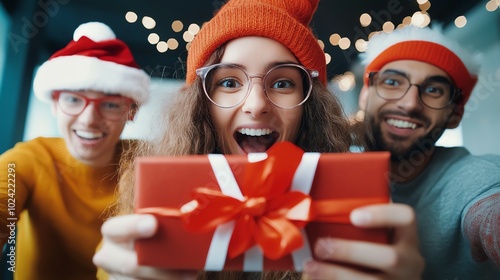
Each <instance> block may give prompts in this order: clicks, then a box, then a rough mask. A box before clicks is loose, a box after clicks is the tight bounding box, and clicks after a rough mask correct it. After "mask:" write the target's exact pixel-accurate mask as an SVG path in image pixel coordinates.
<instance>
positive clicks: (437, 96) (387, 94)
mask: <svg viewBox="0 0 500 280" xmlns="http://www.w3.org/2000/svg"><path fill="white" fill-rule="evenodd" d="M368 78H369V83H370V86H374V87H375V91H376V92H377V95H378V96H380V97H381V98H383V99H385V100H398V99H401V98H403V96H405V95H406V93H407V92H408V91H409V90H410V88H411V87H412V86H416V87H417V88H418V96H419V98H420V101H421V102H422V104H424V105H425V106H427V107H429V108H431V109H444V108H446V107H448V106H449V105H450V104H452V103H453V102H454V101H455V100H458V97H459V96H460V95H461V90H460V89H458V88H456V87H455V86H453V84H452V83H451V82H450V81H449V80H448V79H447V78H445V77H431V78H429V79H427V80H425V81H424V82H423V83H421V84H412V83H411V82H410V80H409V79H408V77H407V76H406V75H404V74H403V73H401V72H398V71H384V72H383V73H379V72H370V73H369V74H368Z"/></svg>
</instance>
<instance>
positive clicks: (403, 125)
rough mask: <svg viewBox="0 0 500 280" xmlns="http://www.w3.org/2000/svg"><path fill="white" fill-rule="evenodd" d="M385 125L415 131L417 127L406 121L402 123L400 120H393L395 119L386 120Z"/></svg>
mask: <svg viewBox="0 0 500 280" xmlns="http://www.w3.org/2000/svg"><path fill="white" fill-rule="evenodd" d="M387 123H388V124H390V125H392V126H395V127H397V128H411V129H415V128H416V127H417V125H416V124H415V123H411V122H408V121H402V120H395V119H388V120H387Z"/></svg>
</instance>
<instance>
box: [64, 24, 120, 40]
mask: <svg viewBox="0 0 500 280" xmlns="http://www.w3.org/2000/svg"><path fill="white" fill-rule="evenodd" d="M82 36H86V37H88V38H90V39H91V40H92V41H94V42H100V41H106V40H113V39H116V35H115V33H114V32H113V30H111V28H110V27H109V26H107V25H106V24H104V23H102V22H87V23H84V24H81V25H80V26H78V28H77V29H76V30H75V33H73V40H74V41H78V39H80V38H81V37H82Z"/></svg>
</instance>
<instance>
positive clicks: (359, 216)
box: [351, 210, 372, 226]
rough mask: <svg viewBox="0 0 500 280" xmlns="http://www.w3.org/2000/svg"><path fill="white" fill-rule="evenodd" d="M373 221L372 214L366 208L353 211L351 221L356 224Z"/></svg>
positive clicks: (365, 223) (361, 224)
mask: <svg viewBox="0 0 500 280" xmlns="http://www.w3.org/2000/svg"><path fill="white" fill-rule="evenodd" d="M371 221H372V214H371V213H370V212H368V211H364V210H354V211H352V212H351V222H352V223H353V224H355V225H359V226H363V225H367V224H369V223H370V222H371Z"/></svg>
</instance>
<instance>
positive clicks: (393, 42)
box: [363, 26, 480, 110]
mask: <svg viewBox="0 0 500 280" xmlns="http://www.w3.org/2000/svg"><path fill="white" fill-rule="evenodd" d="M363 56H364V61H363V62H364V63H365V64H366V65H367V66H366V69H365V76H364V83H365V85H368V74H369V73H370V72H373V71H379V70H380V69H381V68H383V67H384V65H386V64H387V63H390V62H393V61H397V60H417V61H421V62H426V63H429V64H432V65H434V66H436V67H438V68H440V69H442V70H443V71H445V72H446V73H447V74H448V75H449V76H450V78H451V79H452V81H453V83H454V84H455V85H456V86H457V87H458V88H459V89H461V90H462V95H463V98H462V100H461V103H460V104H458V105H459V106H461V107H462V110H463V106H465V104H466V103H467V100H469V97H470V95H471V92H472V89H473V88H474V86H475V84H476V82H477V74H478V72H479V66H480V65H479V62H478V61H477V58H476V57H473V56H472V55H471V54H470V53H468V52H466V51H465V50H464V49H462V48H461V47H460V46H459V45H458V43H457V42H455V41H453V40H452V39H451V38H448V37H446V36H445V35H444V34H443V33H442V30H441V28H440V27H437V28H433V29H432V28H430V27H425V28H419V27H414V26H407V27H403V28H400V29H397V30H395V31H394V32H392V33H389V34H386V33H380V34H377V35H375V36H373V38H372V39H370V41H369V42H368V49H367V51H366V53H365V54H363Z"/></svg>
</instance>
